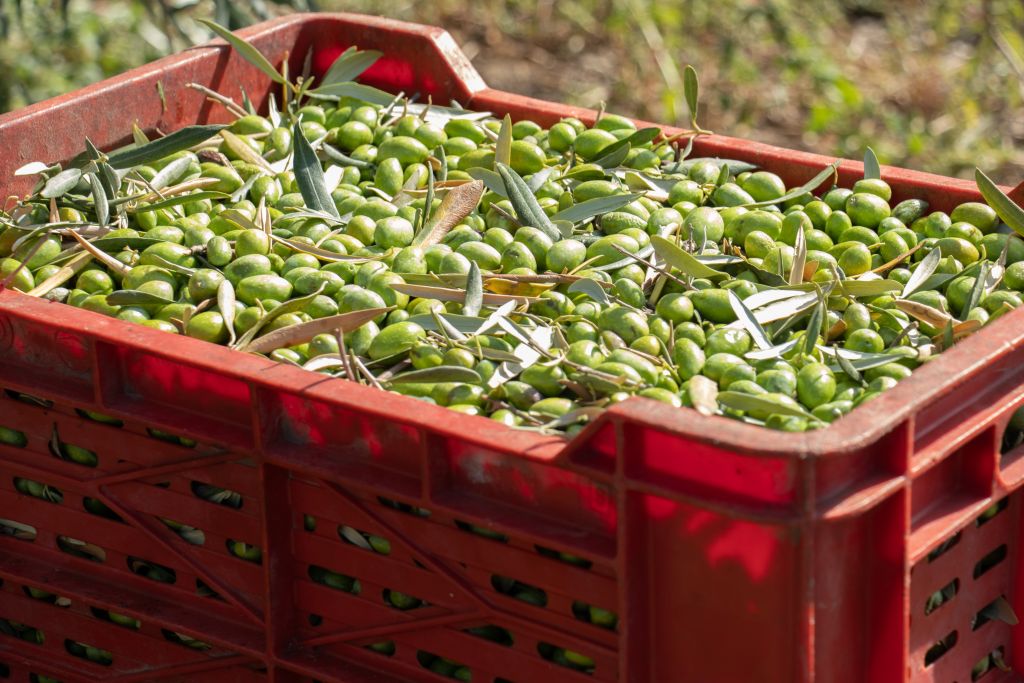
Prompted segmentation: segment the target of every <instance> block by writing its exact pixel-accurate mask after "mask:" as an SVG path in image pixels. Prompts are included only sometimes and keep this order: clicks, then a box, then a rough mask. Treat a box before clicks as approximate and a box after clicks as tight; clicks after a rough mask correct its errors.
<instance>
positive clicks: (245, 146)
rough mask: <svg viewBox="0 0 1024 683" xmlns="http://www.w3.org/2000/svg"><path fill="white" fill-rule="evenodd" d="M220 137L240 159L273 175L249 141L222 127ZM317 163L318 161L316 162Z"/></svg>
mask: <svg viewBox="0 0 1024 683" xmlns="http://www.w3.org/2000/svg"><path fill="white" fill-rule="evenodd" d="M220 136H221V138H223V139H224V144H225V145H226V146H227V148H228V149H229V150H231V152H232V153H233V154H234V155H235V156H236V157H238V158H239V159H241V160H242V161H245V162H248V163H250V164H252V165H253V166H255V167H256V168H258V169H260V170H261V171H263V172H264V173H266V174H267V175H273V174H274V169H272V168H271V167H270V164H269V163H268V162H267V160H266V159H264V158H263V157H262V156H260V154H259V153H258V152H257V151H256V150H255V149H253V148H252V147H251V146H250V145H249V143H247V142H246V141H245V140H243V139H242V138H240V137H238V136H237V135H235V134H234V133H232V132H231V131H230V130H227V129H224V130H222V131H220ZM317 163H318V164H319V161H318V162H317Z"/></svg>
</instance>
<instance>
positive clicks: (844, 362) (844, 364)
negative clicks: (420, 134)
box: [836, 353, 861, 382]
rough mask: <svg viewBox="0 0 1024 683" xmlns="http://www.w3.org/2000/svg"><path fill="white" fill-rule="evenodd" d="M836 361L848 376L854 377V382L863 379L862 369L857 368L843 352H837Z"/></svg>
mask: <svg viewBox="0 0 1024 683" xmlns="http://www.w3.org/2000/svg"><path fill="white" fill-rule="evenodd" d="M836 361H838V363H839V367H840V368H841V369H842V371H843V372H845V373H846V376H847V377H849V378H850V379H852V380H853V381H854V382H860V381H861V376H860V370H858V369H857V368H855V367H854V366H853V363H851V362H850V361H849V359H848V358H847V357H846V356H844V355H843V354H841V353H837V354H836Z"/></svg>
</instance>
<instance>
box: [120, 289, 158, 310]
mask: <svg viewBox="0 0 1024 683" xmlns="http://www.w3.org/2000/svg"><path fill="white" fill-rule="evenodd" d="M107 303H108V304H110V305H111V306H166V305H167V304H173V303H174V302H173V301H171V300H170V299H165V298H164V297H162V296H157V295H156V294H150V293H149V292H140V291H139V290H137V289H121V290H118V291H116V292H111V293H110V294H107Z"/></svg>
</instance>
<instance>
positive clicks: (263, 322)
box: [232, 285, 326, 349]
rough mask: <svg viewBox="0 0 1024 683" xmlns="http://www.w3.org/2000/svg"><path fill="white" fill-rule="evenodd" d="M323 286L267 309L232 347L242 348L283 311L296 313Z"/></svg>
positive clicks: (315, 296) (317, 294) (315, 295)
mask: <svg viewBox="0 0 1024 683" xmlns="http://www.w3.org/2000/svg"><path fill="white" fill-rule="evenodd" d="M325 286H326V285H320V287H319V288H317V290H316V291H315V292H312V293H310V294H307V295H306V296H302V297H299V298H298V299H292V300H291V301H286V302H284V303H283V304H281V305H280V306H278V307H277V308H275V309H274V310H272V311H268V312H267V313H265V314H264V315H263V317H261V318H260V319H259V320H257V321H256V324H254V325H253V326H252V327H250V328H249V329H248V330H246V331H245V333H244V334H242V336H241V337H239V338H238V341H236V342H235V344H234V346H233V347H232V348H235V349H244V348H245V347H246V346H247V345H248V344H249V342H251V341H252V340H253V339H255V338H256V335H257V334H259V333H260V331H261V330H262V329H263V328H264V327H266V326H267V325H269V324H270V323H272V322H274V321H275V320H277V319H278V318H279V317H281V316H282V315H284V314H285V313H297V312H299V311H301V310H302V309H304V308H305V307H306V306H307V305H308V304H309V303H310V302H311V301H312V300H313V299H315V298H317V296H319V295H320V294H321V293H322V292H323V291H324V287H325ZM321 320H322V318H321Z"/></svg>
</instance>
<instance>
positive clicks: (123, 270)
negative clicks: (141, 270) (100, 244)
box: [71, 232, 131, 277]
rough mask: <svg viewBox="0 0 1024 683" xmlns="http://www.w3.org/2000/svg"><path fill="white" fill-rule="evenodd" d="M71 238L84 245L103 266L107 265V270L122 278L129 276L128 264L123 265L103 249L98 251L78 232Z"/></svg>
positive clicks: (73, 233)
mask: <svg viewBox="0 0 1024 683" xmlns="http://www.w3.org/2000/svg"><path fill="white" fill-rule="evenodd" d="M71 236H72V237H73V238H75V240H76V241H77V242H78V243H79V244H80V245H82V248H83V249H85V250H86V251H87V252H89V253H90V254H92V255H93V256H94V257H95V258H96V260H97V261H99V262H101V263H102V264H103V265H105V266H106V267H107V268H110V269H111V270H112V271H114V272H115V273H117V274H118V275H120V276H121V277H124V276H125V275H127V274H128V272H129V271H130V270H131V268H130V267H129V266H128V265H127V264H124V263H121V262H120V261H118V260H117V259H116V258H114V257H113V256H111V255H110V254H107V253H105V252H103V251H102V250H101V249H98V248H97V247H95V246H93V245H92V244H90V243H89V241H88V240H86V239H85V238H84V237H82V236H81V235H79V234H78V233H77V232H72V233H71Z"/></svg>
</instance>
